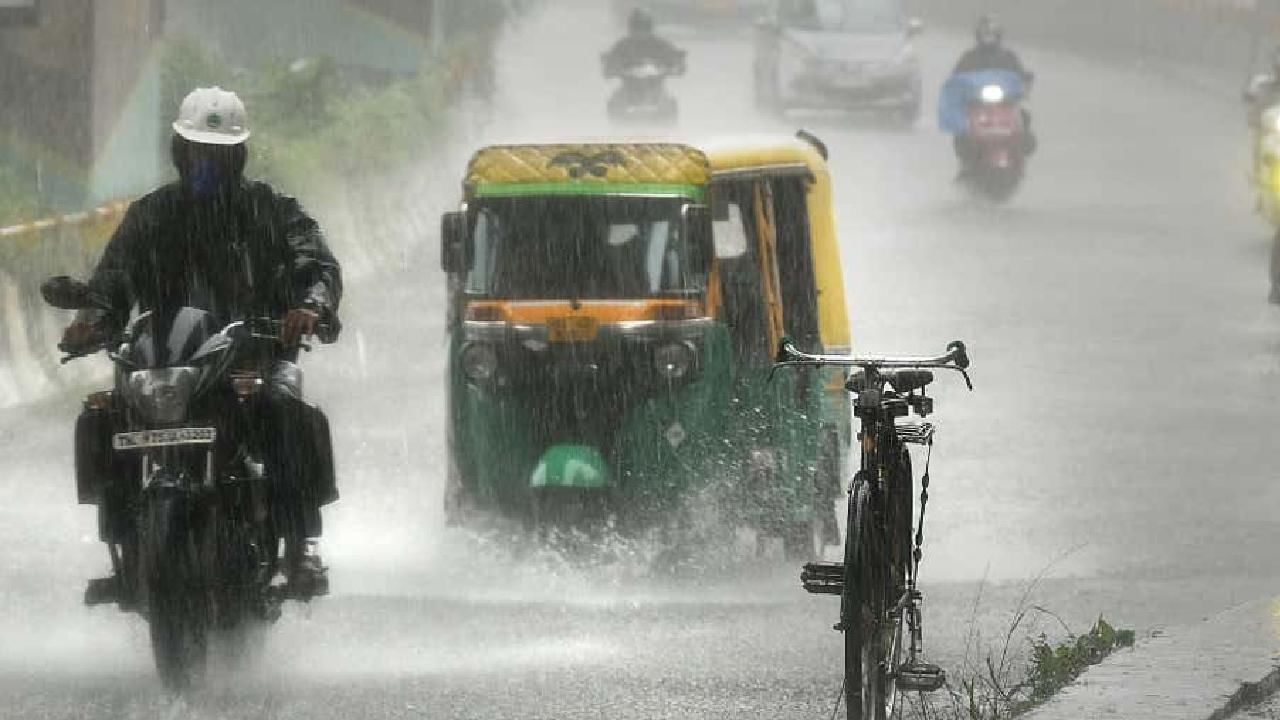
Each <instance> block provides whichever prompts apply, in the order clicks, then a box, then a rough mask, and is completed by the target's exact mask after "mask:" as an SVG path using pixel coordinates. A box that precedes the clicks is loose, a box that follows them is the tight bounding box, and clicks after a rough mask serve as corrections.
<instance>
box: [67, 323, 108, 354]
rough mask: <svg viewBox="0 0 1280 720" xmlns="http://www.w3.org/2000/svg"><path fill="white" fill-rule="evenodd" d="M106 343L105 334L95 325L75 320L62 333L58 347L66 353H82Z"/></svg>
mask: <svg viewBox="0 0 1280 720" xmlns="http://www.w3.org/2000/svg"><path fill="white" fill-rule="evenodd" d="M106 341H107V336H106V333H105V332H103V331H102V328H101V327H100V326H99V325H98V324H97V323H92V322H85V321H83V320H77V321H75V322H73V323H71V324H70V325H68V326H67V329H66V330H64V331H63V332H62V342H61V343H59V345H58V347H59V348H61V349H62V350H65V351H67V352H75V351H84V350H88V349H91V348H94V347H97V346H99V345H102V344H104V343H105V342H106Z"/></svg>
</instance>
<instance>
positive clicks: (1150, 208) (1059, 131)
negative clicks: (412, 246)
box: [0, 6, 1280, 720]
mask: <svg viewBox="0 0 1280 720" xmlns="http://www.w3.org/2000/svg"><path fill="white" fill-rule="evenodd" d="M571 21H572V22H571ZM606 22H607V13H605V12H604V11H603V10H599V9H586V8H585V6H584V7H579V8H577V9H576V10H574V11H573V12H569V11H568V10H565V9H564V8H560V9H553V10H551V11H549V12H548V13H546V14H544V15H542V16H540V17H537V18H535V19H534V20H532V21H531V22H530V23H529V24H528V25H526V26H525V27H523V28H522V29H521V30H520V31H519V32H517V33H516V34H515V35H514V36H513V37H512V38H511V39H510V41H509V42H508V43H507V45H506V46H505V50H506V57H505V61H504V65H503V69H502V73H501V77H502V83H503V86H502V98H501V100H500V101H499V103H498V104H497V106H496V108H495V109H494V112H493V115H492V122H491V124H488V125H484V126H479V125H477V126H475V127H471V128H469V130H468V132H467V133H466V137H467V139H466V140H465V141H460V142H459V147H458V148H456V149H455V152H454V153H453V154H454V155H455V156H460V155H459V152H460V151H465V150H466V146H468V145H470V144H472V143H476V142H480V141H489V140H497V139H504V140H509V139H544V138H561V137H573V136H582V135H588V136H603V135H606V134H608V133H610V131H611V129H610V128H609V126H608V125H607V123H606V122H605V121H604V119H603V111H604V108H603V105H604V98H605V97H606V92H607V90H606V86H605V85H604V84H603V83H602V82H601V81H599V80H597V79H596V65H595V63H596V59H595V54H596V53H597V52H598V51H599V50H602V49H603V47H597V45H600V46H603V45H604V44H605V40H604V38H605V37H606V35H600V36H599V38H600V39H599V40H598V41H595V40H593V41H592V42H586V41H584V40H583V39H582V38H583V37H584V36H583V35H582V34H581V30H580V28H581V27H582V26H587V27H605V23H606ZM584 24H585V25H584ZM675 35H676V37H675V39H676V40H677V42H680V43H682V44H684V45H686V46H687V47H688V48H689V50H690V62H689V66H690V74H689V76H688V77H687V78H684V79H680V80H677V81H675V82H673V83H672V88H673V90H674V92H676V93H677V94H678V95H679V97H680V100H681V103H682V113H683V118H684V120H683V125H682V128H681V130H682V131H684V132H687V133H688V134H690V135H692V136H695V137H698V136H706V135H709V134H718V133H724V132H741V131H770V130H776V131H787V132H789V131H792V130H794V128H795V127H797V126H799V125H804V126H806V127H809V128H811V129H812V130H814V131H815V132H817V133H818V134H819V135H821V136H822V137H823V138H824V139H825V140H826V142H827V143H828V144H829V145H830V148H831V154H832V167H833V172H834V178H835V183H836V197H837V201H838V203H839V208H838V213H839V222H840V229H841V232H842V245H843V248H844V262H845V274H846V277H847V279H848V286H849V301H850V307H851V313H852V318H853V325H854V337H855V344H856V346H857V347H858V348H859V349H861V350H867V351H876V352H913V353H914V352H926V351H933V350H940V349H942V348H943V347H944V345H945V344H946V342H947V341H949V340H952V339H956V338H963V339H965V340H966V341H968V342H969V345H970V350H971V354H972V356H973V359H974V381H975V383H976V385H977V391H976V392H975V393H973V394H969V393H967V392H965V391H964V390H963V388H962V386H961V385H960V384H959V383H958V382H957V383H950V382H943V383H941V384H940V386H939V387H938V389H937V392H936V397H937V407H938V413H937V415H936V417H935V418H934V420H935V422H937V424H938V425H939V426H940V428H941V429H940V434H939V441H938V445H937V448H936V450H935V456H934V473H933V476H934V482H935V485H934V491H933V493H932V500H931V503H930V505H929V527H928V531H927V532H928V544H927V547H926V552H927V556H926V561H925V566H924V573H925V577H926V578H927V579H928V580H929V582H928V584H927V585H926V587H925V592H926V622H927V625H928V627H927V632H928V636H927V642H928V643H929V649H930V651H931V656H932V657H933V659H935V660H936V661H939V662H941V663H942V664H944V665H946V666H947V667H948V668H950V669H951V670H952V671H953V673H959V672H962V670H963V668H964V666H965V660H966V658H968V659H970V660H972V659H974V658H975V657H980V656H981V655H983V654H984V653H985V652H986V651H987V649H988V648H991V647H993V646H994V647H996V648H997V649H998V647H999V644H1000V643H1001V642H1002V638H1003V633H1004V631H1005V629H1006V627H1007V625H1008V623H1009V618H1010V617H1011V616H1012V615H1013V613H1014V612H1015V611H1016V609H1017V608H1018V607H1019V605H1020V604H1027V605H1032V604H1034V605H1039V606H1042V607H1044V608H1046V609H1049V610H1052V611H1053V612H1054V613H1056V614H1057V615H1059V616H1060V617H1061V620H1062V621H1063V622H1065V624H1066V625H1068V626H1070V627H1071V628H1072V629H1074V630H1084V629H1085V628H1086V627H1087V625H1088V623H1089V622H1091V621H1092V620H1093V619H1094V618H1096V617H1097V615H1098V614H1100V613H1105V614H1106V615H1107V617H1108V618H1109V619H1112V620H1114V621H1115V622H1116V623H1117V624H1119V625H1122V626H1128V627H1133V628H1136V629H1137V630H1139V632H1140V633H1142V632H1145V631H1147V630H1150V629H1152V628H1154V627H1157V626H1160V625H1166V624H1173V623H1179V622H1185V621H1188V620H1193V619H1195V618H1198V617H1201V616H1203V615H1205V614H1208V613H1212V612H1214V611H1216V610H1219V609H1221V608H1223V607H1225V606H1227V605H1229V604H1231V603H1234V602H1238V601H1242V600H1246V599H1252V598H1255V597H1258V596H1261V595H1264V594H1266V593H1268V592H1271V591H1274V590H1275V589H1276V588H1277V587H1280V577H1278V575H1280V573H1277V569H1276V567H1275V563H1274V560H1273V558H1274V553H1273V552H1272V548H1273V547H1274V545H1275V544H1276V542H1277V541H1280V525H1278V524H1277V523H1276V521H1275V519H1274V518H1275V515H1276V508H1277V507H1278V504H1280V486H1277V484H1276V483H1274V482H1273V478H1274V477H1275V472H1274V470H1273V467H1274V462H1273V460H1274V459H1275V458H1276V457H1277V456H1280V449H1277V448H1276V447H1275V443H1274V440H1273V438H1274V437H1275V429H1274V428H1275V427H1276V426H1277V421H1280V410H1278V409H1277V405H1276V399H1277V396H1280V383H1277V382H1276V381H1277V379H1278V378H1280V310H1277V309H1276V308H1274V307H1271V306H1268V305H1267V304H1266V302H1265V296H1266V281H1265V268H1266V262H1267V248H1268V244H1267V240H1266V238H1267V230H1266V228H1265V227H1264V226H1263V225H1262V224H1261V222H1260V221H1259V220H1257V219H1256V218H1254V217H1252V216H1251V215H1250V209H1251V199H1250V198H1249V196H1248V193H1247V188H1246V185H1245V182H1244V169H1245V168H1246V166H1247V155H1246V149H1245V134H1244V130H1243V120H1242V113H1241V111H1240V108H1238V107H1237V106H1236V105H1235V104H1234V102H1233V98H1232V97H1231V95H1232V93H1230V92H1228V93H1223V94H1222V95H1213V94H1208V93H1205V92H1203V91H1201V90H1196V89H1193V88H1190V87H1186V86H1182V85H1179V84H1176V83H1173V82H1171V81H1168V80H1165V79H1162V78H1160V77H1155V76H1151V75H1146V74H1142V73H1140V72H1138V71H1130V70H1127V69H1123V68H1115V67H1114V66H1108V65H1100V64H1093V63H1090V62H1088V61H1085V60H1081V59H1078V58H1072V57H1068V56H1062V55H1056V54H1048V53H1040V52H1036V51H1035V50H1033V49H1031V50H1028V51H1027V52H1026V60H1027V62H1028V63H1029V64H1030V65H1031V66H1032V67H1033V68H1034V69H1035V70H1036V71H1037V74H1038V87H1037V92H1036V96H1035V97H1034V99H1033V103H1032V109H1033V112H1034V113H1035V116H1036V124H1037V128H1038V130H1039V133H1040V136H1041V139H1042V143H1041V151H1040V152H1039V154H1038V155H1037V156H1036V157H1035V158H1034V159H1033V162H1032V166H1031V170H1030V177H1029V180H1028V182H1027V184H1026V186H1025V187H1024V188H1023V191H1022V192H1021V194H1020V195H1019V196H1018V197H1016V198H1015V200H1014V201H1013V202H1012V203H1011V204H1009V205H1008V206H1005V207H991V206H989V205H986V204H984V203H981V202H974V201H973V200H971V199H970V198H967V197H966V196H965V195H964V194H963V193H962V192H961V191H959V190H958V189H957V188H956V187H954V186H953V185H952V184H951V176H952V174H953V172H954V168H953V164H952V160H951V157H950V147H949V143H948V141H947V140H946V139H945V138H942V137H940V136H938V135H937V134H936V133H935V132H934V131H933V129H932V123H931V122H930V121H929V118H928V115H927V114H926V118H925V119H924V120H923V121H922V122H921V123H920V124H919V125H918V127H916V128H915V129H913V130H902V129H895V128H893V127H892V126H889V125H886V124H884V123H880V122H877V121H875V120H874V119H851V118H846V117H841V116H834V115H826V114H812V115H800V116H792V117H788V118H786V119H784V120H777V119H768V118H762V117H759V116H758V115H757V114H756V113H755V112H754V111H753V110H752V108H751V100H750V87H749V63H750V51H749V44H748V42H747V39H746V38H734V37H732V36H728V37H725V36H720V37H712V38H706V37H697V36H694V35H692V34H690V33H687V32H685V33H676V34H675ZM590 37H593V38H594V37H596V36H590ZM593 42H594V44H593ZM921 45H922V52H923V54H924V57H925V61H926V86H927V87H929V88H936V87H937V85H938V84H939V82H940V81H941V79H942V73H944V72H945V70H946V69H947V64H948V62H949V60H950V59H951V58H954V57H955V55H956V54H957V53H958V51H959V49H960V46H959V44H958V41H957V40H955V39H954V38H952V37H949V36H947V35H945V34H942V33H940V32H933V31H931V32H930V33H929V34H926V35H925V37H924V38H923V39H922V40H921ZM615 132H616V130H615ZM624 132H625V131H624ZM461 171H462V167H461V164H460V160H459V161H457V162H455V163H454V165H452V166H436V167H433V168H432V169H431V171H430V172H432V173H442V174H444V175H445V176H446V182H442V183H436V185H437V186H440V187H444V188H447V190H446V191H441V192H440V194H439V195H438V196H433V197H430V198H424V199H423V203H422V204H421V205H419V206H413V205H412V204H406V207H411V208H414V209H413V210H412V211H413V212H417V213H419V214H420V216H418V217H415V218H412V223H411V224H415V225H416V226H421V227H430V226H432V225H433V224H434V219H433V216H434V214H435V213H438V212H439V211H440V210H441V209H443V208H444V207H445V206H446V205H447V204H448V203H450V202H453V201H456V195H454V193H455V192H456V189H455V188H456V186H454V185H452V184H451V183H452V180H450V179H448V178H450V177H457V176H460V174H461ZM451 195H452V196H451ZM321 215H323V212H321ZM405 257H406V258H407V262H408V264H409V266H408V267H407V268H401V267H393V268H391V269H387V270H384V271H381V272H379V273H376V274H373V275H366V277H364V278H362V279H361V280H359V281H357V282H354V283H353V287H352V290H351V292H350V296H349V305H348V308H347V310H346V316H347V324H348V327H349V329H350V330H349V332H348V333H347V334H346V336H345V337H344V339H343V342H342V343H341V344H340V345H338V346H335V347H333V348H326V349H323V350H322V351H321V352H317V353H316V354H315V356H314V357H310V358H308V359H307V363H308V367H309V368H310V375H309V377H308V383H309V393H310V394H311V395H312V397H315V398H317V399H319V400H320V401H322V402H323V403H324V405H325V406H326V408H327V409H328V411H329V412H330V414H331V416H332V418H333V425H334V428H335V433H336V436H337V438H336V439H337V442H338V446H339V449H338V451H339V464H340V473H341V477H342V480H341V482H342V489H343V494H344V495H343V499H342V501H341V502H340V503H339V504H338V505H335V506H334V507H332V508H330V509H329V511H328V513H327V516H326V519H327V523H328V532H327V535H326V539H325V543H326V544H325V549H326V559H327V560H328V562H329V563H330V564H331V566H332V568H333V569H332V576H333V594H332V595H331V596H330V597H328V598H325V599H323V600H320V601H317V602H315V603H312V604H311V605H309V606H304V607H299V606H293V607H289V608H288V609H287V610H286V614H285V617H284V618H283V619H282V621H281V622H280V623H278V624H277V626H276V627H274V628H273V629H272V631H271V635H270V637H269V639H268V641H267V644H266V646H265V648H264V649H263V652H262V655H261V658H260V659H259V660H258V662H256V663H254V664H252V665H250V666H245V667H240V668H222V669H221V670H219V671H218V672H215V673H214V674H213V676H212V678H211V680H210V683H209V685H208V687H206V688H205V689H204V690H202V691H200V692H198V693H195V694H194V695H192V696H191V697H188V698H184V699H175V698H171V697H168V696H167V695H166V694H165V693H164V692H163V691H162V690H161V689H160V687H159V685H158V682H157V681H156V679H155V677H154V673H153V670H152V667H151V660H150V655H149V648H148V644H147V639H146V630H145V627H144V626H143V625H142V623H141V622H140V621H139V620H137V619H136V618H132V617H128V616H123V615H120V614H119V613H117V612H115V611H114V610H112V609H110V608H97V609H92V610H90V609H86V608H84V607H82V606H81V605H80V604H79V597H80V592H81V589H82V585H81V583H82V581H83V579H84V578H85V577H88V576H90V575H93V574H96V573H100V572H102V571H103V569H104V567H105V558H104V557H103V553H102V551H101V549H100V547H99V546H98V545H97V544H96V542H95V537H94V535H95V524H94V515H93V511H92V509H89V508H78V507H76V506H74V505H73V504H72V503H73V502H74V494H73V486H72V480H71V459H70V457H69V449H70V432H71V426H72V420H73V418H74V414H75V411H76V401H75V399H74V398H63V399H58V400H54V401H50V402H46V403H43V404H41V405H38V406H36V407H34V408H23V409H10V410H4V411H0V490H2V491H3V497H4V498H5V502H4V503H0V717H3V718H10V717H12V718H50V719H52V718H59V719H60V718H95V719H96V718H150V717H165V718H209V719H213V718H242V717H244V718H259V717H261V718H352V717H370V718H410V717H431V718H453V717H457V718H546V719H548V720H550V719H553V718H554V719H557V720H559V719H563V718H664V717H671V718H677V717H678V718H695V717H706V718H720V717H725V716H728V715H730V714H732V715H735V716H737V717H758V718H818V717H826V716H828V715H829V714H830V711H831V707H832V702H833V701H834V698H835V696H836V694H837V692H838V691H839V675H840V666H839V658H840V650H839V637H838V635H837V634H836V633H834V632H831V630H830V629H829V628H830V625H831V623H832V622H833V621H834V616H835V613H836V604H835V602H834V601H833V600H830V599H824V598H811V597H808V596H806V595H805V594H804V593H803V592H802V591H801V590H800V588H799V584H798V580H797V574H798V568H796V567H793V566H791V565H788V564H785V563H782V562H781V561H780V560H778V559H777V558H776V557H771V558H765V559H757V558H753V557H751V554H750V553H749V552H747V551H746V550H743V549H740V548H728V549H725V550H723V551H722V552H716V553H708V556H707V557H705V558H702V559H701V567H697V568H693V569H689V570H687V571H685V572H682V573H678V574H675V575H672V574H656V573H653V572H651V571H650V570H649V569H648V568H649V565H648V563H647V562H646V559H647V558H648V557H649V556H650V555H651V554H652V551H653V550H654V549H653V548H647V547H630V548H621V549H620V550H621V552H620V553H619V554H620V555H621V556H622V558H621V559H620V560H618V561H616V562H611V563H608V564H606V565H604V566H601V567H580V566H575V565H573V564H571V563H568V562H566V561H565V560H563V559H562V558H559V557H557V556H555V555H554V554H553V553H546V552H538V551H516V550H512V549H511V548H509V547H506V546H504V545H503V544H502V543H501V542H500V541H499V540H496V539H494V538H491V537H485V536H477V535H470V534H467V533H463V532H459V531H455V530H446V529H445V528H444V526H443V518H442V512H441V509H440V503H439V497H440V493H441V489H442V484H443V472H442V465H443V439H442V438H443V403H444V389H443V385H442V368H443V351H444V339H443V336H442V333H441V323H442V316H443V308H442V294H441V290H440V285H441V283H442V278H441V277H440V276H439V275H438V274H436V273H434V271H433V268H434V252H433V251H432V250H427V251H425V252H423V253H421V254H415V253H413V252H410V253H407V254H406V256H405ZM420 258H427V259H426V260H421V261H420V260H419V259H420ZM418 262H421V264H422V266H423V267H425V268H426V272H418V273H414V272H412V271H413V270H414V269H415V265H414V263H418ZM748 545H750V543H749V542H748V541H744V547H746V546H748ZM628 553H629V555H628ZM1041 576H1044V579H1042V580H1040V581H1039V582H1038V583H1034V585H1033V579H1034V578H1037V577H1041ZM1032 615H1033V620H1034V623H1035V625H1034V626H1028V627H1026V628H1023V629H1021V630H1019V632H1018V639H1016V640H1015V644H1018V643H1020V642H1021V637H1022V636H1023V635H1025V634H1027V633H1028V632H1038V631H1041V630H1042V631H1045V632H1049V633H1051V634H1052V633H1060V632H1061V626H1060V625H1059V623H1058V620H1056V619H1052V618H1050V617H1048V616H1045V615H1040V614H1038V613H1034V612H1033V613H1032Z"/></svg>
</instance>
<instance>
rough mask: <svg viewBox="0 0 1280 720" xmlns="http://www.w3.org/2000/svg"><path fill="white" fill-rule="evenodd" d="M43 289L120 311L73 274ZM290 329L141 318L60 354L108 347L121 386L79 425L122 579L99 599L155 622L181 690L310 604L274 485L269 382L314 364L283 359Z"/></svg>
mask: <svg viewBox="0 0 1280 720" xmlns="http://www.w3.org/2000/svg"><path fill="white" fill-rule="evenodd" d="M41 293H42V295H43V296H44V299H45V301H46V302H47V303H48V304H50V305H52V306H54V307H57V308H61V309H69V310H82V309H95V308H97V309H104V308H107V307H109V305H108V303H106V302H104V301H103V300H102V299H101V298H99V297H97V296H95V294H94V293H93V291H92V290H90V288H89V287H88V286H87V285H86V284H85V283H82V282H79V281H76V280H72V279H71V278H67V277H65V276H64V277H56V278H51V279H49V280H47V281H46V282H45V283H44V284H43V285H42V286H41ZM328 332H329V329H328V328H327V327H326V328H324V329H323V330H322V331H321V332H320V333H319V335H320V337H321V339H322V340H324V339H328V338H327V337H326V333H328ZM278 333H279V322H277V321H274V320H271V319H265V318H262V319H252V320H241V321H237V322H233V323H230V324H229V325H226V326H225V327H221V328H219V327H218V326H217V324H215V322H214V319H213V316H212V314H210V313H209V312H207V311H205V310H201V309H198V308H193V307H183V308H180V309H178V310H177V311H176V312H173V313H169V314H157V313H154V312H143V313H140V314H137V315H136V316H135V317H134V318H133V319H132V320H131V321H130V322H129V323H128V325H127V326H126V327H125V329H124V330H123V331H122V332H121V333H120V335H119V336H118V337H115V338H111V339H110V340H108V341H107V342H105V343H104V344H103V345H101V346H98V347H93V348H68V347H62V348H61V349H62V350H63V351H64V352H66V353H67V355H66V356H65V357H64V358H63V362H64V363H66V362H70V361H71V360H74V359H76V358H80V357H86V356H88V355H91V354H94V353H96V352H98V351H100V350H105V351H106V353H107V355H108V357H109V358H110V359H111V361H112V364H113V365H114V368H115V372H114V377H115V381H114V389H113V390H110V391H104V392H98V393H94V394H92V395H90V396H89V397H88V399H87V400H86V401H85V410H84V413H83V414H82V415H81V417H80V419H79V421H78V422H77V426H76V475H77V478H76V482H77V489H78V493H79V499H80V502H81V503H82V504H95V505H98V506H99V518H100V520H99V522H100V531H101V535H102V539H103V540H104V541H106V542H107V547H108V551H109V554H110V559H111V566H112V571H113V574H112V575H111V576H110V577H107V578H101V579H97V580H91V581H90V583H89V586H88V588H87V589H86V592H85V603H86V604H88V605H99V604H107V603H115V604H117V605H118V606H119V607H120V609H121V610H125V611H134V612H138V613H140V614H141V615H142V616H144V617H145V618H146V619H147V622H148V625H149V629H150V636H151V647H152V652H153V655H154V657H155V664H156V669H157V671H158V672H159V675H160V677H161V680H162V681H163V682H164V684H165V686H166V687H168V688H169V689H171V690H175V691H182V690H185V689H187V688H189V687H190V686H191V685H193V684H194V683H195V682H197V681H198V679H199V677H200V675H201V673H202V671H203V669H204V667H205V665H206V661H207V656H208V653H209V645H210V640H211V639H213V638H217V639H218V640H220V641H223V642H225V643H227V644H228V645H229V646H231V647H233V648H234V647H236V646H237V645H238V644H240V645H242V644H243V642H244V641H245V640H247V638H249V637H250V636H251V635H252V634H253V631H254V630H255V629H257V628H261V627H265V626H266V625H269V624H270V623H271V622H273V621H275V620H276V619H277V618H279V616H280V610H281V605H282V602H283V601H284V600H286V599H300V600H301V599H309V598H310V595H305V596H299V595H298V594H296V593H294V592H293V591H292V589H291V588H290V587H289V586H288V585H287V584H285V583H284V582H283V579H282V578H279V577H277V575H278V573H280V572H281V571H282V570H283V569H284V567H285V558H283V557H282V555H281V553H280V545H281V542H280V541H281V539H289V538H292V537H296V534H295V528H296V527H297V525H296V523H298V522H299V520H298V519H297V518H295V517H291V513H289V512H287V511H286V510H285V509H284V508H287V507H289V506H290V505H289V504H288V503H281V502H278V498H279V497H280V494H281V493H282V492H287V490H285V488H284V485H285V483H281V482H280V479H279V478H274V477H272V476H271V472H270V468H271V467H272V464H271V463H270V462H269V460H268V457H267V454H266V452H265V450H266V442H265V440H264V438H265V437H266V436H267V435H266V433H264V422H263V418H265V417H267V411H266V398H267V393H268V391H269V388H271V387H280V386H282V384H287V385H288V386H289V387H293V388H297V387H299V386H300V383H301V369H300V368H298V367H297V366H296V365H294V364H292V363H284V362H278V361H277V360H275V358H276V357H277V356H278V354H279V353H278V350H279V345H280V339H279V334H278ZM299 404H300V405H301V403H299ZM304 407H305V410H304V411H303V412H301V413H300V418H299V421H298V425H299V428H298V429H299V433H298V438H299V439H303V438H305V439H306V440H307V441H309V445H310V446H309V447H303V448H299V450H300V451H301V452H299V453H298V454H299V455H300V456H302V457H303V458H304V459H305V462H306V463H307V465H306V466H305V468H299V469H300V470H303V469H305V471H306V472H307V473H309V475H308V477H316V478H327V479H323V480H321V482H325V483H326V484H327V485H328V486H332V480H333V464H332V448H331V446H330V441H329V428H328V423H327V421H325V420H324V416H323V414H322V413H320V412H319V410H318V409H317V408H313V407H311V406H304ZM291 432H292V431H291ZM291 439H292V438H291Z"/></svg>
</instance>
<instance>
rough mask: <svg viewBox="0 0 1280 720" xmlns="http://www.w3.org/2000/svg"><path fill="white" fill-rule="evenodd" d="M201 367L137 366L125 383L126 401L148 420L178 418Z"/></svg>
mask: <svg viewBox="0 0 1280 720" xmlns="http://www.w3.org/2000/svg"><path fill="white" fill-rule="evenodd" d="M200 372H201V371H200V368H193V367H174V368H162V369H159V370H138V371H136V372H132V373H129V377H128V379H127V381H126V383H125V388H126V393H127V397H128V400H129V403H130V404H131V405H133V407H134V409H135V410H137V411H138V412H139V413H141V414H142V416H143V418H144V419H145V420H146V421H147V422H151V423H158V424H168V423H176V422H181V421H182V420H184V419H185V418H186V416H187V407H188V406H189V405H190V404H191V397H192V396H193V395H195V392H196V386H197V385H199V383H200Z"/></svg>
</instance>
